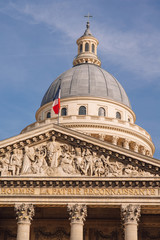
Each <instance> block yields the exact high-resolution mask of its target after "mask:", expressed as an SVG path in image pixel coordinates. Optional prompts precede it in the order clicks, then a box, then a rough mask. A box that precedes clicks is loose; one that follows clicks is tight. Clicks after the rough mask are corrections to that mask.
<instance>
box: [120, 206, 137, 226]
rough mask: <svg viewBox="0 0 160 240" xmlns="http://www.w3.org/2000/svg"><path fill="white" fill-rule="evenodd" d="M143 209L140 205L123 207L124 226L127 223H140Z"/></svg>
mask: <svg viewBox="0 0 160 240" xmlns="http://www.w3.org/2000/svg"><path fill="white" fill-rule="evenodd" d="M140 211H141V207H140V205H132V204H129V205H122V206H121V216H122V222H123V224H126V223H138V222H139V218H140V215H141V213H140Z"/></svg>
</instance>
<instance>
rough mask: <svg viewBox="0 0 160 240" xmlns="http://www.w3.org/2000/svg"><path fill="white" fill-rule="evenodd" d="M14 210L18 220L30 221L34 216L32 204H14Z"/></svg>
mask: <svg viewBox="0 0 160 240" xmlns="http://www.w3.org/2000/svg"><path fill="white" fill-rule="evenodd" d="M15 211H16V216H17V220H18V222H30V221H31V220H32V217H33V216H34V207H33V205H32V204H15Z"/></svg>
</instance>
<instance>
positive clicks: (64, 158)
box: [58, 144, 76, 175]
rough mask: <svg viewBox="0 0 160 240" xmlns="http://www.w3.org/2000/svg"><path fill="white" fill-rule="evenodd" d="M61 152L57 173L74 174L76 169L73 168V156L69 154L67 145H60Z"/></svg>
mask: <svg viewBox="0 0 160 240" xmlns="http://www.w3.org/2000/svg"><path fill="white" fill-rule="evenodd" d="M61 148H62V154H61V156H60V162H59V166H58V173H61V174H62V175H65V174H67V175H68V174H69V175H71V174H76V169H75V168H74V162H73V156H72V155H71V154H70V151H69V146H68V145H67V144H64V145H62V146H61Z"/></svg>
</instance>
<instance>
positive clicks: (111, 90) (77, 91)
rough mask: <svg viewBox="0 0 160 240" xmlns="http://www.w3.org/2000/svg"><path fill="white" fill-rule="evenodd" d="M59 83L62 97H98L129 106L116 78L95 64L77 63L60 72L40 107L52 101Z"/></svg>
mask: <svg viewBox="0 0 160 240" xmlns="http://www.w3.org/2000/svg"><path fill="white" fill-rule="evenodd" d="M60 85H61V98H62V99H63V98H68V97H82V96H87V97H98V98H106V99H110V100H113V101H117V102H119V103H122V104H124V105H126V106H127V107H131V106H130V102H129V99H128V97H127V94H126V92H125V90H124V89H123V87H122V86H121V84H120V83H119V82H118V81H117V80H116V78H115V77H113V76H112V75H111V74H110V73H108V72H107V71H105V70H104V69H102V68H101V67H99V66H97V65H95V64H90V63H84V64H79V65H77V66H74V67H73V68H71V69H69V70H68V71H66V72H64V73H62V74H61V75H60V76H59V77H58V78H57V79H56V80H55V81H53V83H52V84H51V85H50V87H49V88H48V90H47V92H46V94H45V95H44V97H43V100H42V103H41V107H42V106H43V105H45V104H47V103H49V102H52V101H53V99H54V98H55V94H56V92H57V89H58V88H59V86H60Z"/></svg>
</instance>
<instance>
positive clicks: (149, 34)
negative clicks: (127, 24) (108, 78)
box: [3, 1, 160, 81]
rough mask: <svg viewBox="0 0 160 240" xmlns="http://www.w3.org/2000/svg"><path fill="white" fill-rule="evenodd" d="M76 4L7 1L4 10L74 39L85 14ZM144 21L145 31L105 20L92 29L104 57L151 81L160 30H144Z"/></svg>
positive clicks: (159, 54)
mask: <svg viewBox="0 0 160 240" xmlns="http://www.w3.org/2000/svg"><path fill="white" fill-rule="evenodd" d="M76 2H77V1H76ZM77 4H78V3H77ZM82 5H83V4H82ZM75 6H76V5H75V2H73V1H56V2H55V1H54V2H51V3H48V2H47V4H45V5H43V4H33V3H32V4H31V3H28V4H26V5H22V4H21V5H18V4H14V3H10V4H9V5H8V6H7V8H6V9H3V11H6V12H7V13H9V14H11V15H12V17H16V18H22V19H25V17H27V19H25V20H26V21H30V23H32V24H40V23H42V24H46V26H47V27H49V29H50V31H57V30H58V31H61V32H62V33H63V34H66V35H67V37H68V38H70V39H74V40H75V39H77V37H79V36H81V34H82V32H81V29H82V22H80V21H79V20H80V19H82V16H83V13H84V9H83V8H82V6H81V5H78V6H76V7H77V9H78V10H77V11H75ZM147 8H148V6H147ZM152 14H153V9H152ZM143 15H144V16H145V17H146V14H142V18H143V17H144V16H143ZM135 21H136V18H135ZM83 22H84V20H83ZM143 24H144V30H141V31H140V30H139V29H138V27H137V29H136V28H133V29H132V28H129V29H127V30H122V29H120V28H119V27H117V28H116V27H115V26H114V27H113V26H112V25H109V24H107V23H105V25H103V24H102V23H96V22H95V24H94V30H95V31H94V32H96V36H97V37H98V38H99V40H100V47H99V49H100V51H101V55H102V56H103V57H104V56H105V58H106V59H108V61H110V62H112V63H114V64H115V65H118V66H120V67H121V68H122V69H124V70H127V71H129V72H131V73H133V74H134V75H135V76H136V75H138V77H140V76H141V77H142V78H146V80H147V81H153V80H155V79H156V78H157V77H159V76H160V67H159V66H160V48H159V42H160V32H159V31H158V30H157V29H156V28H152V27H151V26H149V27H148V29H147V23H145V21H142V26H141V29H143Z"/></svg>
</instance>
